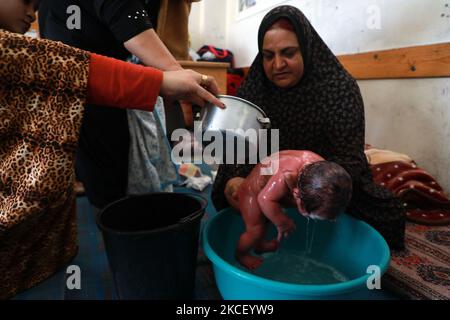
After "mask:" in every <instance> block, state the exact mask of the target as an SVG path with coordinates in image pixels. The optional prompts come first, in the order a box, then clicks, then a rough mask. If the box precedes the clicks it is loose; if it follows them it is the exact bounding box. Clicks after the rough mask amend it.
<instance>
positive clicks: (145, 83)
mask: <svg viewBox="0 0 450 320" xmlns="http://www.w3.org/2000/svg"><path fill="white" fill-rule="evenodd" d="M162 80H163V72H162V71H160V70H158V69H154V68H149V67H143V66H140V65H135V64H131V63H127V62H124V61H120V60H117V59H113V58H108V57H105V56H101V55H98V54H94V53H93V54H91V61H90V64H89V80H88V94H87V101H88V103H91V104H98V105H103V106H113V107H118V108H126V109H140V110H146V111H153V108H154V106H155V103H156V99H157V97H158V95H159V90H160V89H161V84H162Z"/></svg>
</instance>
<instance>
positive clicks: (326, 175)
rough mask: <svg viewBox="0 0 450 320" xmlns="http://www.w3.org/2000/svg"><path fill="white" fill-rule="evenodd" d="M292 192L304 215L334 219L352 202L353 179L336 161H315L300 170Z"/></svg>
mask: <svg viewBox="0 0 450 320" xmlns="http://www.w3.org/2000/svg"><path fill="white" fill-rule="evenodd" d="M293 192H294V199H296V202H297V207H298V209H299V211H300V212H301V213H302V214H303V215H304V216H307V217H310V218H313V219H320V220H335V219H336V218H337V216H338V215H339V214H340V213H341V212H343V211H344V210H345V208H346V207H347V205H348V203H349V201H350V198H351V195H352V179H351V177H350V175H349V174H348V173H347V171H345V169H344V168H342V167H341V166H340V165H338V164H337V163H334V162H330V161H318V162H313V163H311V164H309V165H307V166H305V167H304V168H303V170H302V171H301V172H300V174H299V177H298V182H297V187H296V188H294V190H293Z"/></svg>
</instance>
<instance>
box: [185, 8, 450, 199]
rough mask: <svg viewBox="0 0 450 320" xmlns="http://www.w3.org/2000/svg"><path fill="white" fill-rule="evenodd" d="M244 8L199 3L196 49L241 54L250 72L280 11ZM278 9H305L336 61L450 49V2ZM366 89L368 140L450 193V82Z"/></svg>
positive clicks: (239, 61) (379, 83)
mask: <svg viewBox="0 0 450 320" xmlns="http://www.w3.org/2000/svg"><path fill="white" fill-rule="evenodd" d="M259 1H260V3H265V2H266V3H273V2H274V1H275V0H259ZM261 1H262V2H261ZM237 2H238V0H226V1H223V0H203V1H202V2H200V3H196V4H194V5H193V10H192V14H191V20H190V31H191V38H192V47H193V48H194V49H198V48H199V47H200V46H201V45H203V44H212V45H215V46H218V47H224V48H227V49H230V50H231V51H233V52H234V54H235V57H236V65H237V66H238V67H240V66H249V65H250V64H251V62H252V61H253V59H254V57H255V55H256V53H257V39H256V38H257V31H258V27H259V24H260V22H261V20H262V18H263V17H264V15H265V14H266V13H267V12H268V11H269V10H270V9H271V8H272V7H273V6H272V7H269V8H264V9H263V10H262V11H259V12H256V13H254V14H252V15H250V16H247V17H244V18H242V15H239V14H238V13H237ZM279 2H281V3H284V4H290V5H294V6H296V7H298V8H300V9H301V10H302V11H303V12H304V13H305V15H306V16H307V17H308V18H309V20H310V21H311V23H312V25H313V26H314V27H315V29H316V30H317V32H318V33H319V34H320V36H321V37H322V38H323V39H324V41H325V42H326V43H327V44H328V46H329V47H330V48H331V50H332V51H333V52H334V53H336V54H344V53H358V52H367V51H372V50H382V49H390V48H398V47H404V46H413V45H422V44H432V43H440V42H450V1H449V0H288V1H282V0H281V1H279ZM249 10H250V9H249ZM256 11H258V10H256ZM359 85H360V88H361V91H362V94H363V98H364V102H365V106H366V141H367V142H368V143H371V144H373V145H375V146H379V147H382V148H389V149H392V150H397V151H400V152H404V153H407V154H409V155H410V156H411V157H412V158H414V159H415V160H416V161H417V162H418V164H419V165H420V166H422V167H424V168H425V169H427V170H428V171H429V172H430V173H431V174H433V175H434V176H436V177H437V178H438V181H439V182H440V183H441V184H442V185H443V186H444V188H445V189H446V190H447V192H449V193H450V169H449V168H448V167H449V165H450V102H449V101H450V99H449V98H450V93H449V92H450V78H445V79H417V80H376V81H375V80H374V81H359Z"/></svg>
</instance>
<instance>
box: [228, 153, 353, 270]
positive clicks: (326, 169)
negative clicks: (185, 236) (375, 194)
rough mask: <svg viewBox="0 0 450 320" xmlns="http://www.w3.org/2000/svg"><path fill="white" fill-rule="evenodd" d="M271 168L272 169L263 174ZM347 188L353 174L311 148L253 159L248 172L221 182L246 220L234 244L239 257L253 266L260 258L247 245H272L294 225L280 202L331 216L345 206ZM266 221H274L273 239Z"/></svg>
mask: <svg viewBox="0 0 450 320" xmlns="http://www.w3.org/2000/svg"><path fill="white" fill-rule="evenodd" d="M270 168H276V170H274V172H273V174H269V175H267V172H268V171H269V170H268V169H270ZM269 172H270V171H269ZM351 194H352V180H351V177H350V175H349V174H348V173H347V171H345V170H344V168H342V167H341V166H339V165H338V164H336V163H334V162H329V161H325V160H324V159H323V158H322V157H320V156H319V155H317V154H315V153H313V152H310V151H303V150H284V151H281V152H278V153H275V154H272V155H271V156H270V157H269V158H267V159H264V160H263V161H262V162H261V163H259V164H257V165H256V166H255V167H254V168H253V170H252V171H251V173H250V174H249V175H248V176H247V178H245V179H244V178H241V177H236V178H232V179H230V180H229V181H228V182H227V185H226V187H225V196H226V198H227V200H228V202H229V203H230V205H231V206H232V207H234V208H235V209H236V210H239V211H240V212H241V215H242V218H243V220H244V223H245V232H244V233H243V234H242V235H241V237H240V238H239V242H238V245H237V249H236V258H237V260H238V261H239V263H241V264H242V265H243V266H245V267H246V268H248V269H255V268H257V267H258V266H259V265H260V264H261V263H262V261H263V258H262V257H259V256H254V255H251V254H250V251H251V250H252V249H254V250H255V252H256V253H263V252H268V251H275V250H276V249H277V248H278V244H279V242H280V241H281V239H282V237H283V236H285V237H287V236H288V234H289V233H291V232H292V231H294V229H295V224H294V221H293V220H292V219H290V218H288V217H287V216H286V214H285V213H284V212H283V210H282V207H284V208H288V207H296V208H297V209H298V211H299V212H300V213H301V214H302V215H304V216H305V217H311V218H313V219H321V220H324V219H326V220H335V219H336V217H337V216H338V214H339V213H341V212H343V211H344V210H345V208H346V207H347V205H348V203H349V201H350V197H351ZM268 221H271V222H272V223H273V224H274V225H275V226H276V227H277V230H278V237H277V239H273V240H269V241H268V240H265V233H266V230H267V223H268Z"/></svg>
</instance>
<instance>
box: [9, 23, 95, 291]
mask: <svg viewBox="0 0 450 320" xmlns="http://www.w3.org/2000/svg"><path fill="white" fill-rule="evenodd" d="M0 57H1V58H0V61H1V62H0V299H6V298H9V297H12V296H14V295H15V294H16V293H18V292H20V291H22V290H25V289H27V288H30V287H31V286H33V285H35V284H37V283H39V282H41V281H43V280H44V279H46V278H48V277H49V276H51V275H52V274H53V273H54V272H55V271H56V270H57V269H58V268H60V267H62V266H63V265H64V264H65V263H67V262H68V261H70V260H71V259H72V258H73V257H74V256H75V254H76V251H77V241H76V240H77V239H76V212H75V195H74V191H73V187H72V186H73V181H74V159H75V150H76V146H77V143H78V133H79V129H80V124H81V120H82V117H83V110H84V104H85V100H86V93H87V81H88V72H89V60H90V55H89V53H86V52H84V51H81V50H78V49H74V48H71V47H68V46H65V45H62V44H60V43H57V42H51V41H44V40H37V39H31V38H28V37H25V36H22V35H17V34H12V33H9V32H7V31H4V30H0Z"/></svg>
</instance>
